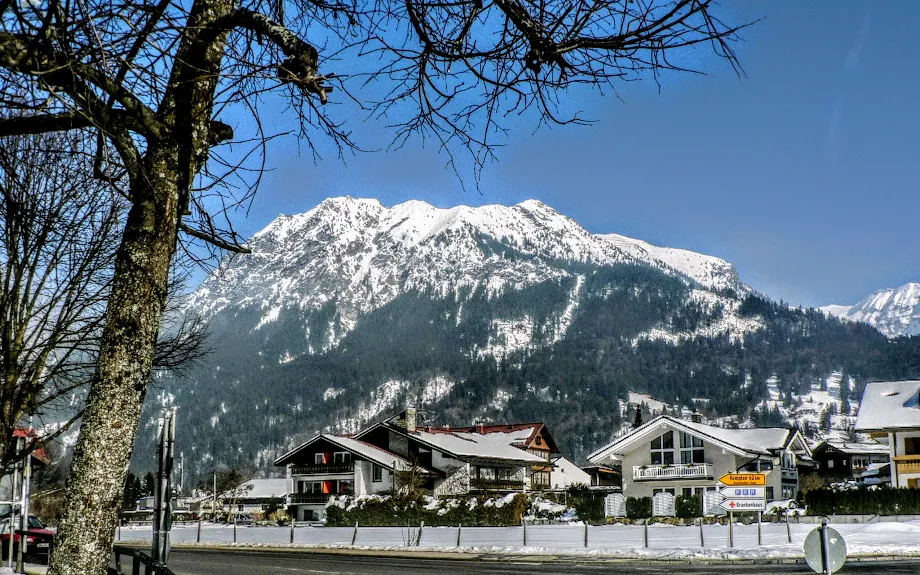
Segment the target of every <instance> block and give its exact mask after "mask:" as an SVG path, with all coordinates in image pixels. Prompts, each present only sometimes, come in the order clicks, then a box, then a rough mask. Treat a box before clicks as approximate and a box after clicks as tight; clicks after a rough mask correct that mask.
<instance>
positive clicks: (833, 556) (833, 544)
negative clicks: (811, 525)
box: [804, 519, 847, 575]
mask: <svg viewBox="0 0 920 575" xmlns="http://www.w3.org/2000/svg"><path fill="white" fill-rule="evenodd" d="M804 549H805V562H806V563H807V564H808V566H809V567H811V569H812V570H813V571H814V572H816V573H822V574H824V575H831V574H832V573H835V572H836V571H838V570H839V569H840V568H841V567H843V564H844V563H845V562H846V560H847V545H846V542H845V541H844V540H843V537H841V536H840V533H838V532H837V530H835V529H833V528H831V527H828V526H827V519H822V520H821V526H820V527H818V528H816V529H814V530H812V531H811V533H809V534H808V536H807V537H805V545H804Z"/></svg>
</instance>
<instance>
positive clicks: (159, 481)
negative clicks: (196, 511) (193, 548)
mask: <svg viewBox="0 0 920 575" xmlns="http://www.w3.org/2000/svg"><path fill="white" fill-rule="evenodd" d="M165 424H166V422H165V421H164V420H163V418H162V417H161V418H159V419H157V475H156V482H155V483H154V487H153V542H152V544H151V549H150V555H151V557H152V558H153V560H154V561H160V549H161V545H160V533H161V530H162V527H163V522H162V515H163V432H164V431H165V427H166V425H165Z"/></svg>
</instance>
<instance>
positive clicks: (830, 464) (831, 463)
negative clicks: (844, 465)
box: [827, 459, 834, 469]
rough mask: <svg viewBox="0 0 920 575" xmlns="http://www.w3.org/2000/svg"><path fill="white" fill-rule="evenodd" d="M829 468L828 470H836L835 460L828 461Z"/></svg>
mask: <svg viewBox="0 0 920 575" xmlns="http://www.w3.org/2000/svg"><path fill="white" fill-rule="evenodd" d="M827 468H828V469H833V468H834V460H833V459H828V460H827Z"/></svg>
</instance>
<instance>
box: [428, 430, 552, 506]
mask: <svg viewBox="0 0 920 575" xmlns="http://www.w3.org/2000/svg"><path fill="white" fill-rule="evenodd" d="M427 430H428V431H429V432H431V433H478V434H480V435H492V436H494V437H496V438H499V439H501V440H502V441H504V442H506V443H508V445H511V446H513V447H517V448H518V449H523V450H524V451H526V452H528V453H530V454H532V455H536V456H537V457H539V458H541V459H543V462H541V463H538V464H535V465H532V466H530V471H529V473H528V475H529V477H528V478H527V479H526V480H525V482H527V483H529V485H526V486H525V487H526V488H528V489H532V490H536V491H540V490H543V489H552V488H553V485H554V478H553V471H554V463H553V461H552V459H553V456H554V455H555V454H557V453H559V447H558V446H557V444H556V440H555V439H553V436H552V434H550V432H549V429H547V428H546V425H545V424H543V423H539V422H537V423H510V424H505V425H471V426H467V427H429V428H427ZM555 483H558V481H556V482H555Z"/></svg>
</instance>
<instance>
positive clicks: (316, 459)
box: [313, 453, 326, 465]
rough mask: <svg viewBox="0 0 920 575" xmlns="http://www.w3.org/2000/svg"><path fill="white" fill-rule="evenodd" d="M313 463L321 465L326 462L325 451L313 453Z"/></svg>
mask: <svg viewBox="0 0 920 575" xmlns="http://www.w3.org/2000/svg"><path fill="white" fill-rule="evenodd" d="M313 463H315V464H316V465H322V464H323V463H326V454H325V453H315V454H313Z"/></svg>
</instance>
